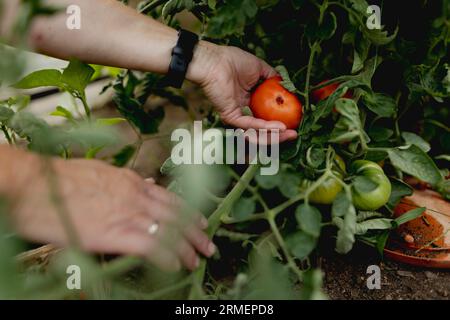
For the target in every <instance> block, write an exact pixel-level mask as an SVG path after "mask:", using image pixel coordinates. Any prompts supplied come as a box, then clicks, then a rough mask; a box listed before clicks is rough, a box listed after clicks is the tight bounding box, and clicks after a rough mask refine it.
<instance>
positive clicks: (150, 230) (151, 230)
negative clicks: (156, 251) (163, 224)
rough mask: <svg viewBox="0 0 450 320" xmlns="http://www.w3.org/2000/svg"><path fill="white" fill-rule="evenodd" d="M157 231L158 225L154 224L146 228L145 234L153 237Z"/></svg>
mask: <svg viewBox="0 0 450 320" xmlns="http://www.w3.org/2000/svg"><path fill="white" fill-rule="evenodd" d="M158 230H159V223H157V222H155V223H152V224H150V225H149V226H148V228H147V232H148V234H149V235H151V236H154V235H155V234H156V233H158Z"/></svg>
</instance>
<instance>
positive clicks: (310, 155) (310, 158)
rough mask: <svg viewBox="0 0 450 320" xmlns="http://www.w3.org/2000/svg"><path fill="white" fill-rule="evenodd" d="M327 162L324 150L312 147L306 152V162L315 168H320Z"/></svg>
mask: <svg viewBox="0 0 450 320" xmlns="http://www.w3.org/2000/svg"><path fill="white" fill-rule="evenodd" d="M325 160H326V153H325V151H324V150H323V148H319V147H315V146H312V147H311V148H309V149H308V151H307V152H306V161H307V163H308V165H310V166H311V167H313V168H319V167H320V166H321V165H322V164H323V163H324V162H325Z"/></svg>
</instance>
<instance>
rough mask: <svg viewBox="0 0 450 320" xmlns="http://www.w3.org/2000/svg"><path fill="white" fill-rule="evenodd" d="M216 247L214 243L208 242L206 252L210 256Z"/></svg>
mask: <svg viewBox="0 0 450 320" xmlns="http://www.w3.org/2000/svg"><path fill="white" fill-rule="evenodd" d="M216 250H217V247H216V246H215V245H214V243H212V242H211V243H210V244H209V245H208V253H209V254H210V255H211V256H212V255H213V254H214V253H216Z"/></svg>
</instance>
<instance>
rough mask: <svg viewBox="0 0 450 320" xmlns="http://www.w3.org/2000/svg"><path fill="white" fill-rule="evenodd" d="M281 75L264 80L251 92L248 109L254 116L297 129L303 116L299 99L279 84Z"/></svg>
mask: <svg viewBox="0 0 450 320" xmlns="http://www.w3.org/2000/svg"><path fill="white" fill-rule="evenodd" d="M281 80H282V79H281V77H279V76H277V77H273V78H270V79H267V80H266V81H264V82H263V83H262V84H261V85H260V86H258V88H256V90H255V91H254V92H253V94H252V97H251V100H250V109H251V110H252V112H253V115H254V116H255V117H256V118H260V119H264V120H267V121H280V122H282V123H284V124H285V125H286V127H287V128H288V129H297V128H298V126H299V124H300V121H301V120H302V116H303V107H302V103H301V102H300V100H299V99H298V98H297V97H296V96H295V95H294V94H292V93H291V92H289V91H288V90H286V89H285V88H284V87H283V86H282V85H281V84H280V81H281Z"/></svg>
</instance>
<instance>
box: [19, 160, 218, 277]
mask: <svg viewBox="0 0 450 320" xmlns="http://www.w3.org/2000/svg"><path fill="white" fill-rule="evenodd" d="M33 159H36V160H34V163H32V164H30V165H32V166H34V167H35V168H36V169H35V170H33V171H32V173H31V174H30V173H29V172H28V174H27V176H26V183H23V185H22V186H21V187H20V191H19V190H18V192H17V194H19V193H20V198H16V199H17V200H18V201H15V202H14V204H15V205H14V206H13V222H14V223H15V225H16V226H17V228H16V229H17V230H18V232H19V234H21V235H22V236H24V237H26V238H27V239H29V240H32V241H37V242H44V243H53V244H57V245H67V244H68V242H69V239H68V237H67V232H66V230H65V228H64V226H63V224H62V222H61V218H60V214H61V213H64V212H65V213H66V214H67V216H68V217H69V219H70V221H71V223H72V225H73V226H74V228H75V231H76V234H77V236H78V239H79V241H80V244H81V247H82V248H83V249H85V250H88V251H93V252H99V253H100V252H101V253H112V254H131V255H138V256H143V257H146V258H148V259H149V260H150V262H152V263H154V264H155V265H157V266H158V267H160V268H161V269H163V270H167V271H177V270H179V269H180V268H181V266H182V265H184V266H185V267H186V268H188V269H190V270H193V269H195V268H196V267H197V266H198V264H199V257H198V254H197V252H199V253H201V254H203V255H205V256H208V257H209V256H211V255H212V254H213V253H214V251H215V246H214V245H213V243H212V242H211V241H210V240H209V239H208V237H207V236H206V234H205V233H204V232H203V231H202V230H203V229H205V228H206V227H207V220H206V219H205V218H204V217H203V216H202V215H201V214H199V213H191V214H188V213H186V212H187V210H186V206H185V205H184V203H183V202H182V200H181V199H180V198H178V197H177V196H176V195H175V194H172V193H170V192H168V191H167V190H165V189H164V188H162V187H159V186H157V185H155V184H154V182H153V181H152V180H151V181H144V180H143V179H141V178H140V177H139V176H138V175H137V174H135V173H134V172H132V171H130V170H127V169H117V168H115V167H112V166H109V165H106V164H104V163H102V162H99V161H95V160H94V161H93V160H70V161H64V160H60V159H52V160H49V159H47V160H46V161H50V162H49V164H50V165H51V166H49V165H48V164H47V165H45V164H44V163H43V161H44V160H43V159H42V161H40V160H37V159H40V158H38V157H33ZM45 168H47V169H49V168H50V169H49V170H47V169H45ZM46 170H47V171H46ZM45 172H46V173H45ZM48 174H52V175H53V179H52V180H53V181H54V183H53V188H54V189H55V190H56V191H57V194H52V191H51V190H52V188H51V187H50V185H51V182H50V181H52V180H49V179H48ZM54 196H56V197H57V198H56V199H57V200H56V201H54V200H53V201H52V198H53V199H55V197H54ZM58 199H59V200H58ZM55 202H56V206H55ZM57 208H59V210H58V209H57ZM61 211H62V212H61ZM183 212H185V214H183ZM154 223H158V225H159V228H158V231H157V233H156V234H154V235H151V234H150V233H149V231H148V230H149V227H150V226H151V225H152V224H154Z"/></svg>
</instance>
